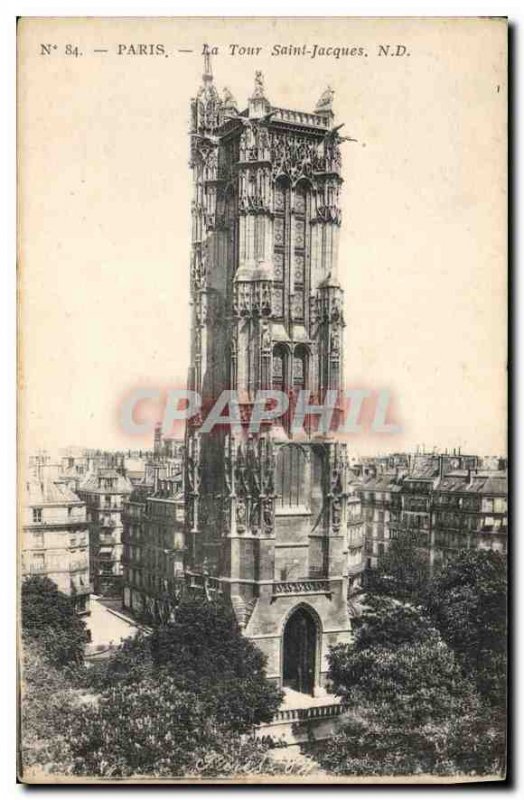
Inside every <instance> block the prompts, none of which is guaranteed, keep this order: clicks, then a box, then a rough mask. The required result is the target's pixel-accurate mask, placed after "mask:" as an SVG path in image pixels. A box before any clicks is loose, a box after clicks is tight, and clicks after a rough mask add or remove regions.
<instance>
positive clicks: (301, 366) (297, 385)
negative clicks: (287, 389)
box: [293, 345, 308, 391]
mask: <svg viewBox="0 0 524 800" xmlns="http://www.w3.org/2000/svg"><path fill="white" fill-rule="evenodd" d="M307 369H308V358H307V350H306V348H305V347H304V346H303V345H298V346H297V347H295V352H294V354H293V388H294V389H296V390H297V391H299V390H300V389H305V388H306V386H307V382H308V375H307Z"/></svg>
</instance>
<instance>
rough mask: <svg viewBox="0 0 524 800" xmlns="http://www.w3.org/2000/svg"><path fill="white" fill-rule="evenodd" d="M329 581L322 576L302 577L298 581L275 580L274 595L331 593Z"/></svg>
mask: <svg viewBox="0 0 524 800" xmlns="http://www.w3.org/2000/svg"><path fill="white" fill-rule="evenodd" d="M330 592H331V588H330V584H329V581H328V580H326V579H321V578H302V579H301V580H297V581H274V582H273V595H276V596H283V595H295V594H330Z"/></svg>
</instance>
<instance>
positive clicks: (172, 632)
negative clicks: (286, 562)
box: [151, 596, 282, 731]
mask: <svg viewBox="0 0 524 800" xmlns="http://www.w3.org/2000/svg"><path fill="white" fill-rule="evenodd" d="M151 653H152V657H153V663H154V664H155V666H156V667H157V668H162V669H164V670H167V671H168V673H169V674H170V675H171V676H173V678H174V680H175V681H176V684H177V686H178V687H179V688H180V689H181V690H183V691H190V692H194V693H195V694H197V695H198V697H199V698H200V699H202V700H203V701H204V702H205V703H206V705H207V707H208V708H209V710H210V713H213V714H215V715H216V716H217V719H218V720H220V721H223V722H226V723H227V724H228V725H229V726H230V727H231V728H232V729H234V730H237V731H246V730H249V729H251V728H252V727H253V725H255V724H257V723H259V722H269V721H270V720H271V719H272V717H273V715H274V713H275V711H276V710H277V708H278V706H279V705H280V702H281V700H282V692H281V691H280V690H279V689H277V688H276V687H275V686H274V685H273V684H272V683H271V682H270V681H268V680H267V678H266V676H265V671H264V670H265V663H266V659H265V656H264V655H263V654H262V653H261V652H260V650H259V649H258V648H257V647H255V645H254V644H253V643H252V642H250V641H249V640H248V639H247V638H246V637H245V636H244V635H243V634H242V632H241V630H240V628H239V626H238V623H237V621H236V617H235V615H234V612H233V609H232V608H231V606H230V605H229V604H227V603H226V602H224V601H221V600H217V601H208V600H206V599H205V598H201V597H198V596H197V597H192V596H186V597H185V598H182V600H181V602H180V604H179V606H178V607H177V609H176V615H175V621H174V622H173V623H170V624H168V625H165V626H162V627H159V628H157V629H156V630H155V631H154V633H153V636H152V639H151Z"/></svg>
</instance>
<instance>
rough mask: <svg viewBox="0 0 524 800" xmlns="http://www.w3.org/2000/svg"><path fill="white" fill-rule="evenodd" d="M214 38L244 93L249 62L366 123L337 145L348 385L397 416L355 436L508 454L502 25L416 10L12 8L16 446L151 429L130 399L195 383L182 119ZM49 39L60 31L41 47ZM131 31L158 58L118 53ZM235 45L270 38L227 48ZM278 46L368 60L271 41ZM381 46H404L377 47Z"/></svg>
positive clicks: (217, 68)
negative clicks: (144, 390) (127, 410)
mask: <svg viewBox="0 0 524 800" xmlns="http://www.w3.org/2000/svg"><path fill="white" fill-rule="evenodd" d="M204 42H209V43H210V44H216V45H217V46H219V47H220V53H219V54H218V55H217V56H216V57H215V58H214V59H213V68H214V74H215V82H216V84H217V86H218V87H219V89H220V90H222V88H223V86H224V85H227V86H228V87H229V88H230V89H231V91H232V92H233V94H234V95H235V97H236V99H237V101H238V105H239V107H240V108H244V107H245V105H246V101H247V97H248V96H249V94H250V93H251V92H252V89H253V77H254V72H255V70H256V69H260V70H262V71H263V73H264V76H265V86H266V95H267V97H268V99H269V100H270V102H271V103H272V104H273V105H276V106H283V107H288V108H294V109H298V110H303V111H312V110H313V108H314V106H315V103H316V101H317V99H318V97H319V96H320V94H321V93H322V92H323V90H324V89H325V88H326V86H327V85H328V84H330V85H331V86H332V87H333V88H334V90H335V102H334V109H335V113H336V119H337V122H344V123H345V127H344V129H343V133H345V134H348V135H351V136H352V137H354V138H355V139H357V140H358V141H357V142H356V143H346V144H344V145H343V148H344V149H343V156H344V163H343V177H344V179H345V184H344V191H343V196H342V210H343V225H342V231H341V241H340V261H339V276H340V279H341V282H342V284H343V286H344V288H345V293H346V294H345V301H346V320H347V328H346V331H345V364H346V385H347V386H348V387H353V388H369V389H372V390H374V391H378V390H380V389H388V390H389V391H391V392H392V394H393V395H394V398H395V405H394V417H395V421H398V422H400V423H401V425H402V428H403V433H402V435H396V436H390V437H384V436H379V435H375V436H365V435H362V436H355V437H354V439H353V440H352V443H351V444H350V447H351V448H352V449H353V450H354V452H359V453H373V452H379V451H380V452H383V451H388V450H402V449H409V448H413V447H415V446H416V445H421V444H425V445H426V447H429V448H431V447H433V446H436V447H439V448H442V449H444V448H446V447H447V448H450V447H451V448H453V447H458V446H460V447H461V448H462V450H463V452H465V451H468V452H473V453H478V454H480V455H484V454H503V453H505V452H506V282H507V275H506V103H507V93H506V90H507V86H506V29H505V25H504V23H503V22H501V21H494V20H451V21H445V20H428V19H420V20H394V19H390V20H381V21H380V20H372V19H353V20H351V19H337V20H331V21H330V20H319V19H315V20H307V19H305V20H300V19H295V20H286V19H281V20H257V19H244V20H234V19H230V20H210V19H201V20H197V19H195V20H183V19H178V20H155V21H153V20H132V19H130V20H45V19H41V20H24V21H23V22H22V24H21V25H20V73H19V102H20V112H19V130H20V134H19V144H20V223H21V224H20V265H21V276H20V288H21V298H22V322H21V344H22V348H21V353H22V358H23V383H24V388H25V393H24V397H25V401H24V408H23V411H22V415H21V422H22V428H23V429H24V431H25V444H26V446H27V448H30V449H33V448H50V449H55V448H57V447H61V446H66V445H73V444H76V445H85V446H90V447H102V448H116V447H126V448H127V447H130V448H134V447H144V446H148V445H150V444H151V439H150V438H149V437H148V438H146V439H143V438H142V439H140V438H130V437H126V436H125V435H124V434H123V432H122V431H121V430H120V428H119V425H118V410H119V404H120V402H121V399H122V397H124V396H125V395H126V393H128V392H129V391H130V390H131V389H132V388H134V387H136V386H153V387H155V388H156V387H158V388H160V389H162V390H164V389H169V388H171V387H183V386H184V385H185V379H186V373H187V366H188V355H189V253H190V201H191V184H190V171H189V168H188V152H189V138H188V133H187V131H188V120H189V103H190V98H191V97H192V96H193V95H194V94H195V93H196V91H197V89H198V86H199V84H200V75H201V72H202V57H201V55H200V53H201V49H202V44H203V43H204ZM42 43H49V44H52V45H53V44H57V47H56V49H53V52H52V54H51V55H47V56H46V55H40V51H41V44H42ZM132 43H134V44H138V43H147V44H151V43H156V44H158V43H162V44H164V47H165V50H166V52H167V53H168V57H165V56H164V55H160V56H158V55H157V56H155V55H151V56H150V55H142V56H133V55H120V56H119V55H118V54H117V49H118V45H119V44H125V45H126V47H128V48H129V45H130V44H132ZM230 43H242V44H244V45H249V46H254V45H257V46H261V47H262V48H263V49H262V52H261V53H260V54H259V55H258V56H243V57H240V56H231V55H230V54H229V52H228V44H230ZM275 43H277V44H281V45H290V44H293V45H302V44H306V45H307V46H312V45H313V44H315V43H316V44H318V45H320V46H322V47H327V46H341V47H353V46H356V47H360V46H361V47H363V48H364V49H365V51H366V52H367V53H368V56H367V57H358V56H357V57H351V56H348V57H340V58H339V59H336V58H335V57H334V56H322V57H321V56H318V57H317V58H315V59H311V58H309V57H292V56H272V55H271V47H272V45H273V44H275ZM384 43H391V44H393V45H397V44H399V43H400V44H404V45H406V46H407V48H408V52H409V53H410V55H409V56H404V57H398V58H397V57H378V55H377V48H378V45H379V44H384ZM66 44H72V45H73V46H76V45H78V47H79V51H81V52H82V53H83V55H81V56H78V57H75V56H74V55H69V56H66V55H65V52H64V48H65V45H66ZM95 48H97V49H107V50H108V52H107V53H95V52H94V49H95ZM183 49H190V50H193V51H194V52H192V53H180V52H178V51H179V50H183Z"/></svg>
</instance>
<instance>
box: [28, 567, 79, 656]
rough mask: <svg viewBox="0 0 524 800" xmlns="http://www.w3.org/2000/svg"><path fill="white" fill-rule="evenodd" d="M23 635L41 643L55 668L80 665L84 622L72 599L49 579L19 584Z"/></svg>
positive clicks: (35, 578) (37, 578)
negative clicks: (20, 588) (65, 665)
mask: <svg viewBox="0 0 524 800" xmlns="http://www.w3.org/2000/svg"><path fill="white" fill-rule="evenodd" d="M21 611H22V635H23V638H24V639H25V640H26V641H27V640H34V641H38V642H40V643H41V645H42V646H43V648H44V650H45V652H46V653H47V656H48V658H49V660H50V661H51V662H52V663H54V664H57V665H64V664H80V663H81V662H82V660H83V657H84V646H85V643H86V626H85V623H84V621H83V620H82V619H80V617H78V615H77V614H76V612H75V608H74V603H73V601H72V600H71V598H69V597H67V595H65V594H63V592H60V591H59V590H58V588H57V586H56V584H55V583H53V581H51V580H49V578H40V577H32V578H27V579H26V580H25V581H24V583H23V584H22V607H21Z"/></svg>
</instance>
